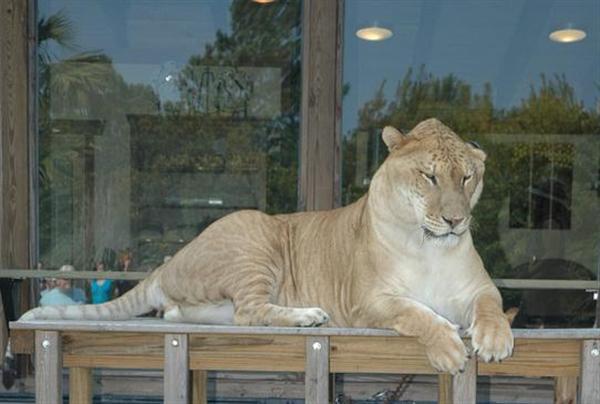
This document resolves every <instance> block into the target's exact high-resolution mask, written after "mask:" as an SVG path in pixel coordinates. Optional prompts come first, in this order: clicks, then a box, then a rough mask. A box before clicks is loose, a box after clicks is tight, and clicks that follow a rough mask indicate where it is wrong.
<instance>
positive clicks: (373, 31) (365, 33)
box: [356, 26, 393, 41]
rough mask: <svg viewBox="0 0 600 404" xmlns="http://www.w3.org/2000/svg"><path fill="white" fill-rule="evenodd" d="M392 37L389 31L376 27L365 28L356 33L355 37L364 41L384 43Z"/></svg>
mask: <svg viewBox="0 0 600 404" xmlns="http://www.w3.org/2000/svg"><path fill="white" fill-rule="evenodd" d="M392 35H393V33H392V31H391V30H389V29H387V28H381V27H377V26H373V27H365V28H361V29H359V30H358V31H356V36H357V37H359V38H360V39H364V40H365V41H384V40H386V39H388V38H390V37H391V36H392Z"/></svg>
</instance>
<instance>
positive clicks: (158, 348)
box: [62, 332, 164, 369]
mask: <svg viewBox="0 0 600 404" xmlns="http://www.w3.org/2000/svg"><path fill="white" fill-rule="evenodd" d="M62 335H63V352H64V366H65V367H85V368H102V367H106V368H114V369H127V368H139V369H162V368H163V365H164V337H163V334H159V333H152V334H151V333H145V334H144V333H109V332H106V333H105V332H96V333H94V332H64V333H62ZM116 341H118V343H116Z"/></svg>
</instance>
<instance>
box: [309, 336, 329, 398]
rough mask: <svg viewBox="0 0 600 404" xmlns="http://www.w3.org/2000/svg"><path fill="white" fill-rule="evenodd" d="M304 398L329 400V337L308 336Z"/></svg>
mask: <svg viewBox="0 0 600 404" xmlns="http://www.w3.org/2000/svg"><path fill="white" fill-rule="evenodd" d="M305 367H306V370H305V373H304V375H305V376H304V389H305V395H304V400H305V401H306V402H307V403H327V402H329V398H330V397H329V338H328V337H306V366H305Z"/></svg>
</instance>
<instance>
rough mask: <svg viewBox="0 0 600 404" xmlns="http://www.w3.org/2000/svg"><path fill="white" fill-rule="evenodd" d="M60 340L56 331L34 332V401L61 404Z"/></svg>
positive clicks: (42, 403) (43, 403)
mask: <svg viewBox="0 0 600 404" xmlns="http://www.w3.org/2000/svg"><path fill="white" fill-rule="evenodd" d="M61 352H62V350H61V340H60V336H59V334H58V332H57V331H37V332H36V333H35V402H36V403H37V404H59V403H60V404H62V357H61Z"/></svg>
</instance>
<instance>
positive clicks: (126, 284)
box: [115, 250, 136, 296]
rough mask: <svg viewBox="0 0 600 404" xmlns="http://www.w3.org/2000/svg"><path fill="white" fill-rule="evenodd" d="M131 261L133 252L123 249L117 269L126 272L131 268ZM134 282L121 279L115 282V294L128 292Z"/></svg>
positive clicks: (119, 294)
mask: <svg viewBox="0 0 600 404" xmlns="http://www.w3.org/2000/svg"><path fill="white" fill-rule="evenodd" d="M132 261H133V254H132V253H131V251H129V250H125V252H123V253H122V254H121V256H120V257H119V269H120V270H121V271H123V272H128V271H129V270H130V269H131V263H132ZM135 285H136V282H133V281H130V280H126V279H121V280H118V281H116V282H115V295H116V296H121V295H123V294H125V293H127V292H129V291H130V290H131V289H132V288H133V287H134V286H135Z"/></svg>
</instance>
